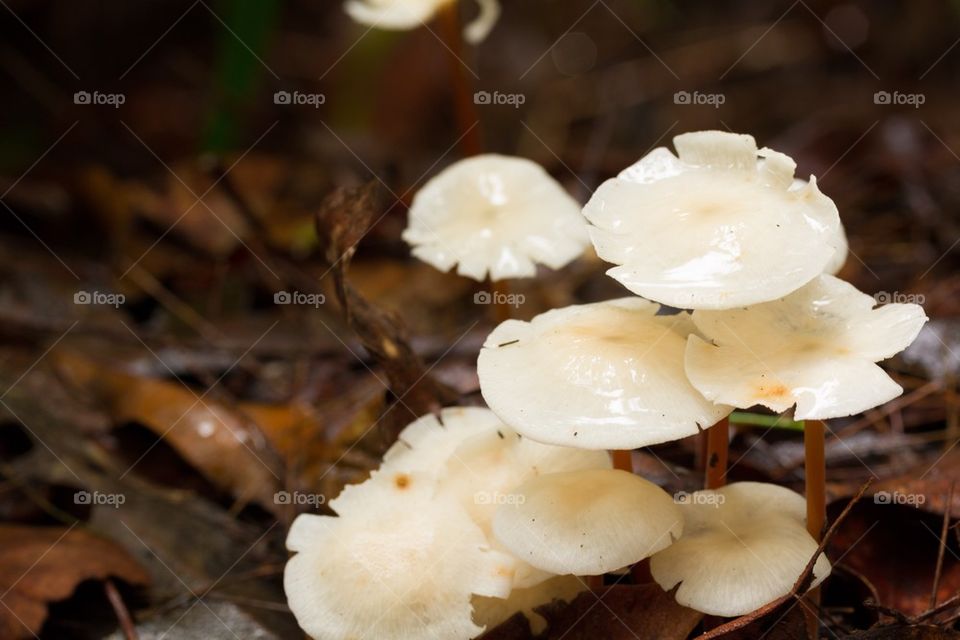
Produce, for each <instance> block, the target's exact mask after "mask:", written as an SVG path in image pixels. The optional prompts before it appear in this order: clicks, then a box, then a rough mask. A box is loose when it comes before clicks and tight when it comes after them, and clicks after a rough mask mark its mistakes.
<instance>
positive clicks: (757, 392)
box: [686, 275, 927, 420]
mask: <svg viewBox="0 0 960 640" xmlns="http://www.w3.org/2000/svg"><path fill="white" fill-rule="evenodd" d="M875 304H876V301H875V300H874V298H873V297H871V296H868V295H866V294H864V293H861V292H860V291H858V290H857V289H856V288H855V287H854V286H853V285H851V284H849V283H847V282H844V281H843V280H840V279H839V278H836V277H834V276H831V275H822V276H819V277H818V278H816V279H815V280H813V281H812V282H810V283H809V284H807V285H806V286H804V287H803V288H801V289H799V290H798V291H796V292H794V293H792V294H790V295H788V296H787V297H785V298H783V299H781V300H776V301H774V302H767V303H764V304H759V305H756V306H754V307H748V308H746V309H730V310H727V311H695V312H694V313H693V316H692V317H693V322H694V324H696V326H697V328H698V329H699V330H700V332H701V333H702V334H703V335H705V336H707V337H708V338H710V339H711V340H712V341H713V343H714V344H710V343H708V342H705V341H704V340H702V339H700V338H699V337H697V336H695V335H693V336H691V337H690V338H689V341H688V343H687V351H686V370H687V376H688V377H689V379H690V382H691V383H693V386H694V387H696V388H697V389H699V390H700V392H701V393H703V395H705V396H706V397H707V398H709V399H710V400H713V401H714V402H722V403H724V404H731V405H734V406H738V407H750V406H753V405H755V404H762V405H764V406H766V407H769V408H771V409H773V410H774V411H778V412H782V411H785V410H787V409H788V408H790V407H791V406H792V405H793V404H794V403H796V405H797V409H796V411H795V414H794V415H795V417H796V419H797V420H824V419H827V418H836V417H840V416H849V415H853V414H855V413H859V412H861V411H866V410H867V409H870V408H872V407H875V406H877V405H880V404H883V403H884V402H887V401H888V400H891V399H893V398H895V397H897V396H898V395H900V394H901V393H902V392H903V389H902V388H901V387H900V385H898V384H897V383H896V382H894V381H893V380H892V379H891V378H890V376H889V375H887V374H886V372H884V371H883V369H881V368H880V367H879V366H877V365H876V364H874V363H875V362H877V361H879V360H883V359H885V358H889V357H891V356H892V355H894V354H895V353H897V352H898V351H901V350H903V349H905V348H906V347H907V346H908V345H909V344H910V343H911V342H913V340H914V338H916V337H917V334H918V333H919V332H920V329H921V327H923V324H924V323H925V322H926V321H927V316H926V314H924V312H923V309H922V308H921V307H920V306H919V305H916V304H899V303H898V304H887V305H884V306H882V307H879V308H876V309H874V308H873V307H874V305H875ZM714 345H716V346H714Z"/></svg>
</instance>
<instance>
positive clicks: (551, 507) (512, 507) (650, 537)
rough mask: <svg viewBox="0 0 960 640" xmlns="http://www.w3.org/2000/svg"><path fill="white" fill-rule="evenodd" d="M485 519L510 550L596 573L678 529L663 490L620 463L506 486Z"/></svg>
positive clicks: (538, 561)
mask: <svg viewBox="0 0 960 640" xmlns="http://www.w3.org/2000/svg"><path fill="white" fill-rule="evenodd" d="M514 492H515V493H516V494H517V495H518V496H519V497H520V498H521V499H519V500H517V501H515V503H514V504H507V505H501V506H500V507H499V508H498V509H497V512H496V515H495V516H494V519H493V531H494V535H496V537H497V540H499V541H500V543H501V544H503V545H504V546H505V547H506V548H507V549H509V550H510V551H511V552H512V553H513V554H514V555H515V556H516V557H517V558H519V559H521V560H524V561H526V562H528V563H530V564H532V565H533V566H535V567H538V568H540V569H543V570H544V571H550V572H551V573H556V574H566V573H570V574H576V575H599V574H603V573H606V572H608V571H613V570H615V569H619V568H621V567H624V566H627V565H629V564H633V563H634V562H637V561H639V560H642V559H644V558H646V557H648V556H650V555H651V554H653V553H656V552H657V551H660V550H661V549H664V548H666V547H668V546H669V545H670V544H671V543H672V542H673V541H674V540H675V539H676V538H678V537H679V536H680V534H681V532H682V531H683V516H682V515H681V513H680V509H679V508H678V506H677V505H676V504H674V502H673V500H672V499H671V497H670V495H668V494H667V493H666V492H665V491H664V490H663V489H661V488H660V487H658V486H657V485H655V484H653V483H652V482H649V481H647V480H644V479H643V478H641V477H639V476H636V475H633V474H632V473H628V472H626V471H620V470H614V469H607V470H589V471H570V472H567V473H551V474H547V475H542V476H539V477H536V478H534V479H532V480H530V481H529V482H527V483H525V484H523V485H521V486H520V487H518V488H517V489H516V490H515V491H514Z"/></svg>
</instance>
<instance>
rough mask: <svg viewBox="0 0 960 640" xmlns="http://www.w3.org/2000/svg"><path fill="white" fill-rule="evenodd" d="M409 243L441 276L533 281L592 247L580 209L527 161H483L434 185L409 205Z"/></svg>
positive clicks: (458, 166) (458, 168) (451, 170)
mask: <svg viewBox="0 0 960 640" xmlns="http://www.w3.org/2000/svg"><path fill="white" fill-rule="evenodd" d="M403 238H404V240H406V241H407V243H409V244H410V245H411V246H412V247H413V255H415V256H416V257H418V258H419V259H421V260H423V261H424V262H427V263H429V264H431V265H433V266H434V267H436V268H437V269H439V270H440V271H449V270H450V269H451V268H452V267H453V266H454V265H455V264H456V265H458V266H457V273H459V274H460V275H463V276H467V277H469V278H473V279H474V280H478V281H480V280H483V279H484V278H486V277H487V276H488V274H489V277H490V279H491V280H503V279H505V278H529V277H533V276H534V275H536V264H544V265H546V266H548V267H550V268H551V269H559V268H561V267H563V266H565V265H566V264H568V263H569V262H571V261H572V260H573V259H574V258H576V257H578V256H580V255H581V254H582V253H583V251H584V249H585V248H586V247H587V246H589V244H590V240H589V237H588V235H587V225H586V221H585V220H584V219H583V216H582V215H581V214H580V205H579V204H577V201H576V200H574V199H573V198H572V197H570V195H569V194H567V192H566V191H564V190H563V187H561V186H560V184H559V183H557V181H556V180H554V179H553V178H551V177H550V176H549V174H547V172H546V171H544V170H543V168H542V167H541V166H540V165H538V164H536V163H535V162H531V161H530V160H526V159H524V158H515V157H510V156H501V155H494V154H487V155H479V156H474V157H472V158H467V159H466V160H461V161H459V162H456V163H454V164H453V165H451V166H449V167H447V168H446V169H444V170H443V171H441V172H440V173H439V174H438V175H436V176H435V177H433V178H432V179H430V180H429V181H428V182H427V184H425V185H424V186H423V188H422V189H420V191H419V192H417V195H416V196H415V197H414V199H413V204H412V205H411V206H410V214H409V225H408V227H407V229H406V230H405V231H404V232H403Z"/></svg>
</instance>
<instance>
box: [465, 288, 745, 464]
mask: <svg viewBox="0 0 960 640" xmlns="http://www.w3.org/2000/svg"><path fill="white" fill-rule="evenodd" d="M658 310H659V305H657V304H655V303H652V302H648V301H646V300H642V299H640V298H621V299H618V300H610V301H606V302H599V303H594V304H586V305H576V306H571V307H565V308H563V309H555V310H552V311H548V312H546V313H543V314H541V315H539V316H537V317H535V318H534V319H533V320H532V321H531V322H521V321H519V320H508V321H506V322H504V323H503V324H501V325H500V326H498V327H497V328H496V329H495V330H494V331H493V332H492V333H491V334H490V335H489V336H488V337H487V340H486V342H485V343H484V347H483V349H481V351H480V358H479V360H478V362H477V373H478V375H479V377H480V388H481V391H482V393H483V397H484V399H486V401H487V404H488V405H489V406H490V408H491V409H493V411H494V412H496V414H497V415H498V416H500V417H501V418H502V419H503V421H504V422H505V423H506V424H508V425H510V426H511V427H513V428H514V429H516V430H517V431H518V432H520V433H522V434H523V435H525V436H527V437H528V438H532V439H534V440H538V441H540V442H548V443H551V444H559V445H565V446H568V447H578V448H584V449H633V448H636V447H642V446H646V445H650V444H656V443H660V442H667V441H670V440H677V439H679V438H683V437H686V436H690V435H693V434H695V433H697V432H698V431H699V428H700V427H702V428H707V427H709V426H711V425H713V424H714V423H716V422H717V421H718V420H720V419H721V418H723V417H724V416H725V415H727V414H728V413H729V412H730V408H729V407H723V406H718V405H715V404H713V403H712V402H709V401H707V400H706V399H705V398H703V396H701V395H700V393H699V392H698V391H697V390H696V389H694V388H693V387H692V386H691V385H690V383H689V382H688V381H687V377H686V374H685V373H684V370H683V351H684V348H685V346H686V340H687V336H688V335H689V334H690V333H691V332H692V331H695V329H694V327H693V324H692V323H691V321H690V316H689V314H687V313H685V312H683V313H680V314H677V315H657V311H658Z"/></svg>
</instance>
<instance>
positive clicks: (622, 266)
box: [477, 131, 926, 616]
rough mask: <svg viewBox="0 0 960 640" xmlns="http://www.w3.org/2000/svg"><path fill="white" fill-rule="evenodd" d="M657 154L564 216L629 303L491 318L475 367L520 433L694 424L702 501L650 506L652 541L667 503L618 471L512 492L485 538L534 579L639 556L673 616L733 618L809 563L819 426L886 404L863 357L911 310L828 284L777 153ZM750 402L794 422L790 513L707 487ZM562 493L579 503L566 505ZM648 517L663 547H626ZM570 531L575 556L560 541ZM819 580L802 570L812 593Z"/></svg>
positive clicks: (909, 328)
mask: <svg viewBox="0 0 960 640" xmlns="http://www.w3.org/2000/svg"><path fill="white" fill-rule="evenodd" d="M674 146H675V147H676V150H677V154H676V155H674V154H673V153H672V152H671V151H670V150H668V149H666V148H658V149H655V150H654V151H652V152H650V153H649V154H647V155H646V156H644V157H643V158H641V159H640V161H639V162H637V163H636V164H634V165H632V166H630V167H628V168H627V169H625V170H623V171H622V172H621V173H620V174H619V175H618V176H616V177H615V178H613V179H611V180H608V181H607V182H605V183H604V184H602V185H601V186H600V187H599V188H598V189H597V191H596V192H595V193H594V195H593V197H592V198H591V199H590V201H589V202H588V203H587V205H586V206H585V207H584V209H583V214H584V216H585V217H586V218H587V220H588V221H589V222H590V227H589V233H590V237H591V240H592V242H593V245H594V248H595V249H596V251H597V254H598V255H599V256H600V257H601V258H603V259H604V260H606V261H608V262H611V263H613V264H614V265H615V266H614V267H613V268H611V269H610V270H609V271H608V272H607V273H608V274H609V275H610V276H611V277H613V278H615V279H616V280H618V281H619V282H620V283H621V284H622V285H624V286H625V287H626V288H627V289H629V290H630V291H632V292H633V293H635V294H637V295H638V296H642V297H636V298H622V299H618V300H610V301H606V302H600V303H594V304H584V305H574V306H571V307H566V308H563V309H556V310H552V311H548V312H546V313H543V314H541V315H539V316H536V317H534V318H533V319H532V320H531V321H530V322H521V321H518V320H508V321H506V322H504V323H502V324H500V325H499V326H498V327H497V328H496V329H495V330H494V331H493V332H492V333H491V334H490V335H489V337H488V338H487V340H486V342H485V344H484V346H483V349H482V350H481V353H480V357H479V359H478V363H477V370H478V374H479V377H480V386H481V391H482V393H483V397H484V399H485V400H486V402H487V404H488V405H489V406H490V408H491V409H492V410H493V411H494V413H496V414H497V415H498V416H499V417H500V418H502V419H503V421H504V422H505V423H506V424H508V425H510V426H511V427H513V428H514V429H516V431H517V432H519V433H521V434H523V435H525V436H527V437H529V438H531V439H533V440H539V441H541V442H548V443H553V444H558V445H564V446H567V447H577V448H582V449H600V448H609V449H619V450H624V449H625V450H631V449H635V448H638V447H644V446H648V445H651V444H657V443H662V442H667V441H671V440H678V439H681V438H684V437H688V436H693V435H696V434H698V433H699V432H700V431H701V430H707V434H706V436H707V438H706V439H707V445H708V451H707V456H706V458H707V466H708V468H707V490H706V491H703V492H697V493H695V494H692V495H689V496H687V499H686V500H685V501H681V502H680V504H671V505H669V506H671V507H674V508H675V509H676V511H675V514H676V516H679V517H678V518H677V522H676V526H675V527H668V528H666V529H663V528H662V526H663V524H664V523H666V522H669V519H670V517H669V516H665V515H664V514H665V513H667V511H669V509H667V505H665V504H663V503H662V501H661V500H659V499H658V498H656V497H655V492H654V493H651V492H650V490H649V488H648V487H645V486H642V485H641V483H642V482H645V481H642V480H641V479H640V478H637V477H636V476H632V475H630V474H624V476H623V477H620V476H618V475H616V474H622V473H623V471H591V472H577V473H568V474H550V475H543V476H540V477H538V478H535V479H533V480H531V481H530V482H528V483H527V484H526V485H524V486H523V487H521V489H519V491H520V492H522V493H523V494H524V495H525V496H527V500H526V501H525V502H524V503H523V504H521V505H515V506H513V507H510V508H506V507H504V508H501V510H500V511H498V513H497V515H496V516H495V518H494V534H495V535H496V536H498V538H499V539H500V541H501V542H502V543H503V544H504V546H505V547H506V548H507V549H509V550H510V551H511V552H513V553H514V554H516V555H517V556H518V557H522V558H524V559H526V560H527V561H528V562H529V563H531V564H533V565H534V566H537V567H541V568H547V569H551V568H552V569H558V568H560V567H572V570H573V571H575V572H578V573H581V574H589V573H592V572H599V571H609V570H611V569H613V568H616V567H617V566H623V565H626V564H630V559H631V558H633V560H632V561H633V562H635V561H636V559H637V558H639V557H646V555H652V558H651V561H650V565H651V571H652V574H653V577H654V579H655V580H656V581H657V582H658V583H659V584H660V585H661V586H662V587H663V588H664V589H667V590H670V589H673V588H675V587H677V592H676V597H677V599H678V601H679V602H680V603H681V604H684V605H686V606H689V607H692V608H694V609H697V610H699V611H702V612H704V613H709V614H712V615H720V616H735V615H741V614H745V613H748V612H750V611H752V610H754V609H756V608H758V607H760V606H762V605H763V604H765V603H767V602H770V601H772V600H774V599H776V598H778V597H780V596H782V595H784V594H785V593H787V592H788V590H789V589H790V588H791V587H792V585H793V584H794V582H795V581H796V579H797V578H798V577H799V575H800V573H801V572H802V570H803V568H804V567H805V566H806V564H807V562H808V561H809V560H810V559H811V558H812V556H813V554H814V552H815V551H816V549H817V540H818V539H819V535H820V531H821V527H822V524H823V518H824V517H825V516H824V514H823V513H822V511H823V497H822V494H823V490H824V489H823V486H822V474H817V473H816V467H817V466H818V465H822V464H823V461H822V455H823V451H822V439H821V440H819V441H818V440H817V438H816V434H818V433H819V434H820V435H821V438H822V430H823V428H824V426H823V423H822V422H821V421H822V420H825V419H829V418H835V417H841V416H849V415H852V414H855V413H858V412H862V411H865V410H867V409H870V408H872V407H874V406H877V405H879V404H882V403H884V402H886V401H888V400H890V399H891V398H893V397H895V396H897V395H898V394H900V393H901V392H902V389H901V388H900V387H899V385H897V384H896V383H895V382H894V381H893V380H892V379H891V378H890V377H889V376H888V375H887V374H886V373H885V372H884V371H883V370H882V369H880V367H878V366H877V365H876V364H875V363H876V362H877V361H879V360H883V359H886V358H889V357H891V356H892V355H894V354H895V353H897V352H899V351H900V350H902V349H904V348H906V346H907V345H909V344H910V342H912V341H913V339H914V338H915V337H916V336H917V334H918V332H919V330H920V327H921V326H922V325H923V323H924V322H925V321H926V316H925V314H924V313H923V311H922V309H921V308H920V307H919V306H917V305H913V304H888V305H885V306H883V307H881V308H874V307H875V305H876V303H875V301H874V299H873V298H872V297H870V296H868V295H866V294H863V293H861V292H859V291H857V290H856V289H855V288H854V287H853V286H852V285H850V284H848V283H846V282H844V281H842V280H840V279H838V278H836V277H835V276H834V275H833V274H836V273H837V272H839V270H840V269H841V268H842V266H843V262H844V260H845V258H846V255H847V252H848V245H847V240H846V235H845V231H844V228H843V225H842V224H841V222H840V217H839V213H838V211H837V208H836V206H835V205H834V203H833V201H832V200H830V198H828V197H827V196H826V195H824V194H823V193H822V192H821V191H820V190H819V188H818V186H817V182H816V179H815V178H814V177H812V176H811V178H810V179H809V181H803V180H797V179H795V178H794V171H795V169H796V164H795V163H794V161H793V160H792V159H791V158H789V157H788V156H786V155H784V154H782V153H779V152H777V151H773V150H771V149H766V148H764V149H758V148H757V145H756V143H755V141H754V139H753V138H752V137H751V136H748V135H739V134H733V133H726V132H720V131H703V132H696V133H687V134H683V135H680V136H677V137H676V138H675V139H674ZM661 305H662V306H661ZM755 405H762V406H765V407H768V408H770V409H772V410H774V411H777V412H784V411H787V410H789V409H790V408H791V407H793V406H794V405H796V410H795V412H794V415H795V417H796V418H797V419H798V420H807V421H812V422H807V423H806V426H807V431H808V436H807V437H808V446H807V451H808V486H807V500H806V502H805V500H804V498H803V497H801V496H799V495H798V494H795V493H794V492H792V491H790V490H788V489H785V488H782V487H779V486H776V485H770V484H761V483H738V484H733V485H730V486H729V487H723V488H721V487H722V485H723V484H724V480H725V476H726V457H727V453H726V447H727V443H728V423H727V420H726V417H727V415H728V414H729V413H730V412H731V411H732V410H733V409H735V408H738V409H748V408H751V407H753V406H755ZM620 459H621V460H622V459H624V458H620ZM626 460H627V461H629V458H626ZM618 466H621V467H623V468H625V470H626V471H631V469H630V468H629V462H627V463H625V464H623V465H618ZM629 478H636V480H637V482H633V483H630V482H627V479H629ZM816 478H820V479H821V482H820V484H819V485H818V484H817V482H816V481H815V479H816ZM574 483H576V485H577V486H580V487H584V488H585V491H587V492H589V494H590V496H591V497H590V498H589V499H587V500H584V501H579V500H577V499H576V497H574V498H573V499H571V498H569V496H570V495H574V496H577V495H579V494H578V492H577V491H576V490H574V489H573V487H574ZM631 485H635V486H631ZM560 496H564V498H563V499H561V497H560ZM676 516H674V517H676ZM623 520H628V521H631V522H632V523H633V527H634V530H632V531H631V532H630V535H623V534H622V533H621V532H622V521H623ZM651 521H653V522H655V523H657V524H656V525H655V526H654V529H655V530H656V531H659V532H660V533H661V534H663V537H662V538H659V539H655V540H651V538H650V537H649V536H648V537H646V538H644V534H646V533H649V532H647V531H646V529H647V528H648V527H649V525H650V523H651ZM658 527H659V528H658ZM569 530H578V531H580V532H581V533H582V540H581V542H582V546H580V543H577V544H576V545H574V546H573V547H568V546H566V545H567V543H569V542H571V541H570V540H568V539H566V538H565V537H564V535H562V533H559V532H567V531H569ZM656 531H655V532H656ZM587 539H589V542H586V540H587ZM574 542H575V541H574ZM642 546H646V547H647V550H648V551H649V553H647V554H646V555H643V554H641V553H640V552H639V547H642ZM564 553H569V555H570V556H571V557H570V558H567V557H566V556H565V555H563V554H564ZM745 567H748V568H752V569H755V571H754V570H750V571H746V570H745ZM829 571H830V565H829V563H828V562H827V560H826V558H825V557H823V556H820V557H818V558H817V562H816V564H815V567H814V576H815V581H814V584H818V583H819V581H820V580H822V579H823V578H824V577H826V575H827V574H828V573H829ZM746 575H749V576H751V578H750V579H749V580H745V579H744V576H746ZM678 585H679V587H678Z"/></svg>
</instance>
